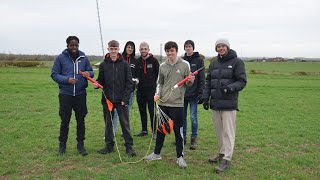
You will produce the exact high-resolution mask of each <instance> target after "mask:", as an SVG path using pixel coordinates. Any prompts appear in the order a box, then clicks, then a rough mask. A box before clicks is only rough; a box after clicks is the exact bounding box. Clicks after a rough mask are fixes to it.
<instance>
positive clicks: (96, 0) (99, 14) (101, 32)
mask: <svg viewBox="0 0 320 180" xmlns="http://www.w3.org/2000/svg"><path fill="white" fill-rule="evenodd" d="M96 4H97V12H98V21H99V29H100V40H101V48H102V57H103V56H104V55H105V54H104V47H103V38H102V30H101V23H100V13H99V4H98V0H96Z"/></svg>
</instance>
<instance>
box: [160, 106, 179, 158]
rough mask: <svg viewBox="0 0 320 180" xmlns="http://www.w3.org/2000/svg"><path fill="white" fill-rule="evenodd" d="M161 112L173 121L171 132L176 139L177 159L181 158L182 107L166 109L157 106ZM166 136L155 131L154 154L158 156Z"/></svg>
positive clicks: (165, 107)
mask: <svg viewBox="0 0 320 180" xmlns="http://www.w3.org/2000/svg"><path fill="white" fill-rule="evenodd" d="M159 107H160V108H161V110H162V111H163V112H164V113H165V114H166V115H168V116H169V117H170V118H171V119H172V120H173V130H174V135H175V137H176V152H177V158H179V157H180V156H183V135H182V129H183V128H182V123H183V107H167V106H159ZM165 137H166V135H165V134H162V133H161V132H159V131H157V139H156V147H155V149H154V153H155V154H160V152H161V149H162V146H163V142H164V139H165Z"/></svg>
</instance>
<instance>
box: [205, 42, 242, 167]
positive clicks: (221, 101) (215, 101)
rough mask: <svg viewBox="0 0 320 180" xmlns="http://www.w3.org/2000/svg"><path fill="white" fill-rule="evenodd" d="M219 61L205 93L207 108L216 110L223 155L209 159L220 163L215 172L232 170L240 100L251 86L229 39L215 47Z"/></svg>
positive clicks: (211, 70)
mask: <svg viewBox="0 0 320 180" xmlns="http://www.w3.org/2000/svg"><path fill="white" fill-rule="evenodd" d="M215 50H216V52H218V59H217V60H216V61H213V62H212V63H211V64H210V66H209V70H208V73H207V77H206V82H205V88H204V90H203V99H204V101H203V107H204V109H206V110H208V109H209V107H210V109H212V120H213V122H214V124H215V133H216V136H217V140H218V145H219V154H218V155H217V156H215V157H211V158H209V162H210V163H220V165H219V166H217V167H216V168H215V172H217V173H220V172H223V171H225V170H227V169H229V168H230V166H231V163H230V161H231V158H232V154H233V149H234V143H235V130H236V112H237V111H239V109H238V96H239V91H241V90H242V89H243V88H244V87H245V86H246V84H247V77H246V71H245V66H244V63H243V61H242V60H241V59H240V58H238V57H237V53H236V52H235V51H234V50H232V49H230V44H229V41H228V40H227V39H218V40H217V41H216V43H215Z"/></svg>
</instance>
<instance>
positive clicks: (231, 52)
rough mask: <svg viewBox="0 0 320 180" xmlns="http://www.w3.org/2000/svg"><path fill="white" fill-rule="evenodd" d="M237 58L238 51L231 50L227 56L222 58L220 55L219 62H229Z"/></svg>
mask: <svg viewBox="0 0 320 180" xmlns="http://www.w3.org/2000/svg"><path fill="white" fill-rule="evenodd" d="M236 57H238V56H237V53H236V51H234V50H232V49H230V50H229V51H228V53H227V54H226V55H225V56H220V55H219V54H218V60H219V61H229V60H230V59H233V58H236Z"/></svg>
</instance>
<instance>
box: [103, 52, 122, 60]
mask: <svg viewBox="0 0 320 180" xmlns="http://www.w3.org/2000/svg"><path fill="white" fill-rule="evenodd" d="M122 59H123V57H122V55H121V54H120V53H118V55H117V59H116V61H119V60H122ZM104 60H105V61H110V62H113V61H112V59H111V57H110V53H107V54H106V55H105V57H104ZM116 61H115V62H116Z"/></svg>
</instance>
